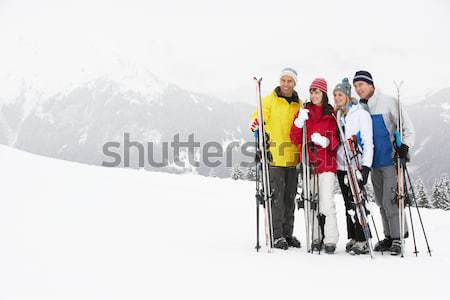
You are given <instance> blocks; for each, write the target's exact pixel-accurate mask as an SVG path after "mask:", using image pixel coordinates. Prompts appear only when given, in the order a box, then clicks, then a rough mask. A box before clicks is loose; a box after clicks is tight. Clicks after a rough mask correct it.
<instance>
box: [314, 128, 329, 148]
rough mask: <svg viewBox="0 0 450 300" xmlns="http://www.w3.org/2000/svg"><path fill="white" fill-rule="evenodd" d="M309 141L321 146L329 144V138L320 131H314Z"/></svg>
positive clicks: (324, 146)
mask: <svg viewBox="0 0 450 300" xmlns="http://www.w3.org/2000/svg"><path fill="white" fill-rule="evenodd" d="M311 141H312V142H313V143H314V144H316V145H319V146H320V147H322V148H326V147H328V145H329V144H330V140H329V139H328V138H327V137H325V136H322V135H320V133H317V132H314V133H313V134H312V135H311Z"/></svg>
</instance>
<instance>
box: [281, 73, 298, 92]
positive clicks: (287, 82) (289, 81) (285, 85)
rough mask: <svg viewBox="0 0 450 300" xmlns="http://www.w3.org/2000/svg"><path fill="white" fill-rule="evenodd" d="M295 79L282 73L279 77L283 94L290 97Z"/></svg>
mask: <svg viewBox="0 0 450 300" xmlns="http://www.w3.org/2000/svg"><path fill="white" fill-rule="evenodd" d="M294 87H295V81H294V79H293V78H292V77H290V76H287V75H284V76H282V77H281V78H280V89H281V92H282V93H283V95H284V96H287V97H290V96H292V93H293V92H294Z"/></svg>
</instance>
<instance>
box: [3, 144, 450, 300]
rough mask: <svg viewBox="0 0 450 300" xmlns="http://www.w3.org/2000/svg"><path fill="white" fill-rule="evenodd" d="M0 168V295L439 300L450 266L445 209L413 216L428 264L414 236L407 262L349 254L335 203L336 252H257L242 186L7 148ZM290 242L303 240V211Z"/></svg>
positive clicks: (248, 188) (249, 201) (249, 189)
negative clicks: (419, 227) (419, 217)
mask: <svg viewBox="0 0 450 300" xmlns="http://www.w3.org/2000/svg"><path fill="white" fill-rule="evenodd" d="M0 165H1V166H2V167H1V169H0V179H1V182H2V183H3V185H2V189H1V197H0V228H2V230H0V266H1V268H0V298H1V299H66V298H76V299H299V298H305V299H380V293H382V294H383V299H448V292H447V278H446V276H443V275H442V273H441V272H437V270H447V269H448V268H450V259H449V258H450V257H449V252H448V247H449V246H450V245H449V240H448V239H447V238H443V237H445V236H449V234H450V218H449V212H444V211H441V210H427V209H423V210H421V211H422V216H423V219H424V222H425V225H426V229H427V232H428V237H429V240H430V243H431V247H432V250H433V257H428V256H427V254H426V252H425V244H424V241H423V238H422V237H421V235H420V234H418V236H417V238H418V245H419V250H422V252H421V253H420V254H419V257H417V258H416V257H414V256H413V254H412V242H411V240H410V239H408V240H407V249H406V256H405V258H404V259H401V258H400V257H392V256H390V255H387V254H385V255H383V256H382V255H381V254H377V255H376V256H375V258H374V259H373V260H371V259H370V258H369V257H368V256H360V257H356V256H350V255H348V254H347V253H345V250H344V247H345V242H346V237H345V234H344V232H345V221H344V220H345V216H344V206H343V200H342V198H341V197H340V196H336V203H337V206H338V221H339V230H340V233H341V237H340V241H339V243H338V248H337V252H336V254H335V255H325V254H321V255H318V254H314V255H311V254H307V253H306V252H305V249H304V248H302V249H289V250H288V251H282V250H280V251H277V250H274V252H273V253H271V254H269V253H267V252H266V250H265V249H264V248H263V249H262V250H261V252H259V253H257V252H256V251H255V250H254V245H255V201H254V198H253V197H254V185H253V184H252V183H250V182H245V181H234V180H231V179H218V178H206V177H201V176H194V175H175V174H163V173H157V172H143V171H138V170H130V169H121V168H115V169H112V168H101V167H96V166H87V165H84V164H79V163H74V162H67V161H62V160H58V159H51V158H47V157H42V156H37V155H33V154H30V153H26V152H23V151H19V150H17V149H13V148H10V147H6V146H0ZM373 214H374V217H375V219H376V222H377V224H378V228H379V230H380V229H381V225H380V218H379V214H378V211H377V210H373ZM416 221H417V220H416ZM419 233H420V232H419ZM295 234H296V235H297V236H298V237H299V238H300V240H301V242H302V243H303V244H304V243H305V240H304V220H303V211H296V222H295ZM261 238H262V239H263V237H262V236H261ZM381 279H383V280H381ZM266 280H270V285H267V284H266V283H265V282H266ZM380 280H381V281H380ZM324 286H326V288H324Z"/></svg>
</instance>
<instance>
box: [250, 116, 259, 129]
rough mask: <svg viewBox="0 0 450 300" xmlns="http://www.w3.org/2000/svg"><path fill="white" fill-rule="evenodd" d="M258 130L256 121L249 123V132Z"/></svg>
mask: <svg viewBox="0 0 450 300" xmlns="http://www.w3.org/2000/svg"><path fill="white" fill-rule="evenodd" d="M258 128H259V122H258V119H254V120H253V121H250V131H251V132H255V131H257V130H258Z"/></svg>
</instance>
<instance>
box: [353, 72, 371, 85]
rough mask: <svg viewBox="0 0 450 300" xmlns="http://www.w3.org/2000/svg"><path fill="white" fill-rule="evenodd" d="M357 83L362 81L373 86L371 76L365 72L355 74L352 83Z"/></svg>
mask: <svg viewBox="0 0 450 300" xmlns="http://www.w3.org/2000/svg"><path fill="white" fill-rule="evenodd" d="M357 81H364V82H367V83H368V84H370V85H372V86H373V85H374V84H373V78H372V75H371V74H370V73H369V72H367V71H358V72H356V73H355V77H353V83H355V82H357Z"/></svg>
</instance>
